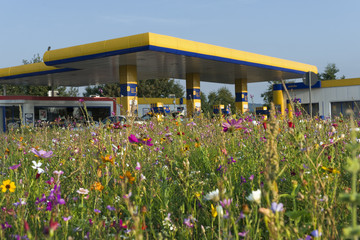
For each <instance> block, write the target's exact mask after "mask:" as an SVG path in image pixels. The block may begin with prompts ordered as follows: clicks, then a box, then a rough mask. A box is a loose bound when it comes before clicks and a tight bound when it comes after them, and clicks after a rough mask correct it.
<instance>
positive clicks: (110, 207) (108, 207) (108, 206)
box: [106, 205, 116, 211]
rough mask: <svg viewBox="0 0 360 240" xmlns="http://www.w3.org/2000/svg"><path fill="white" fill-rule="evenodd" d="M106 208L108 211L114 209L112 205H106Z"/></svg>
mask: <svg viewBox="0 0 360 240" xmlns="http://www.w3.org/2000/svg"><path fill="white" fill-rule="evenodd" d="M106 208H107V209H109V210H110V211H115V210H116V208H114V207H112V206H110V205H107V206H106Z"/></svg>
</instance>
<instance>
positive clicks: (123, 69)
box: [119, 65, 138, 115]
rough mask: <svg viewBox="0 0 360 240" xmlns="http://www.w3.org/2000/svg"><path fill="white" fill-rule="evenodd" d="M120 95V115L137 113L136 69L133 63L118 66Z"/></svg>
mask: <svg viewBox="0 0 360 240" xmlns="http://www.w3.org/2000/svg"><path fill="white" fill-rule="evenodd" d="M119 77H120V95H121V99H120V101H121V105H122V107H121V109H120V114H122V115H133V114H134V115H137V110H138V106H137V105H138V98H137V83H138V80H137V70H136V66H135V65H123V66H120V67H119Z"/></svg>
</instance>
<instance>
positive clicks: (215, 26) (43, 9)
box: [0, 0, 360, 102]
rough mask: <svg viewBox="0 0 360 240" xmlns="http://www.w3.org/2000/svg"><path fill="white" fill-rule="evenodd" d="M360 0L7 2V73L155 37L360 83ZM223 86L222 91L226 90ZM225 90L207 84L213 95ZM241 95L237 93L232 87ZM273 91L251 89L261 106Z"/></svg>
mask: <svg viewBox="0 0 360 240" xmlns="http://www.w3.org/2000/svg"><path fill="white" fill-rule="evenodd" d="M359 12H360V1H359V0H343V1H339V0H336V1H335V0H192V1H188V0H182V1H174V0H137V1H129V0H112V1H108V0H102V1H100V0H71V1H70V0H62V1H51V0H50V1H49V0H47V1H42V0H33V1H29V0H16V1H9V0H0V26H1V29H0V31H1V32H0V68H4V67H10V66H16V65H21V64H22V59H28V60H29V59H31V58H32V56H33V55H34V54H36V53H39V54H40V56H42V55H43V53H44V52H45V51H46V50H47V48H48V46H51V49H57V48H63V47H69V46H74V45H79V44H85V43H90V42H95V41H101V40H107V39H112V38H118V37H124V36H128V35H133V34H138V33H144V32H153V33H158V34H164V35H169V36H173V37H178V38H183V39H189V40H193V41H198V42H204V43H209V44H214V45H218V46H223V47H229V48H233V49H238V50H243V51H247V52H254V53H258V54H263V55H269V56H272V57H279V58H284V59H288V60H294V61H298V62H303V63H307V64H312V65H315V66H317V67H318V69H319V72H322V71H323V70H324V68H325V66H326V65H327V64H328V63H335V64H336V66H337V67H338V68H339V69H340V72H339V73H338V76H341V75H345V77H346V78H355V77H360V44H359V42H360V17H359ZM220 86H222V85H220ZM218 87H219V85H218V84H216V85H215V84H202V85H201V88H202V91H204V92H205V93H208V92H209V91H211V90H215V89H216V88H218ZM227 87H228V88H229V89H230V90H231V91H233V92H234V87H233V86H231V85H227ZM266 87H267V83H257V84H249V87H248V88H249V89H248V90H249V94H253V95H254V96H255V97H254V101H255V102H261V101H262V99H261V98H260V94H261V93H262V92H264V91H265V89H266Z"/></svg>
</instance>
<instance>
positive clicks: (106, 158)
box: [101, 154, 114, 165]
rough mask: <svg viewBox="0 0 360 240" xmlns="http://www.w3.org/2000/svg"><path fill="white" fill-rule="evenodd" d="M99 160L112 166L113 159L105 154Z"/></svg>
mask: <svg viewBox="0 0 360 240" xmlns="http://www.w3.org/2000/svg"><path fill="white" fill-rule="evenodd" d="M101 159H102V161H103V163H107V162H109V163H111V164H112V165H114V157H113V156H111V155H109V154H107V155H106V156H105V157H103V156H101Z"/></svg>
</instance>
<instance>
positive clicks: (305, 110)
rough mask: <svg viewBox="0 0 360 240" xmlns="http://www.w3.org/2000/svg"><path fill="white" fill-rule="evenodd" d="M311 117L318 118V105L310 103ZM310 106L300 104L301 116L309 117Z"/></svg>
mask: <svg viewBox="0 0 360 240" xmlns="http://www.w3.org/2000/svg"><path fill="white" fill-rule="evenodd" d="M311 106H312V115H313V116H319V103H312V104H311ZM309 107H310V104H309V103H304V104H301V108H302V109H301V111H302V113H303V114H309V115H310V109H309Z"/></svg>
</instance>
